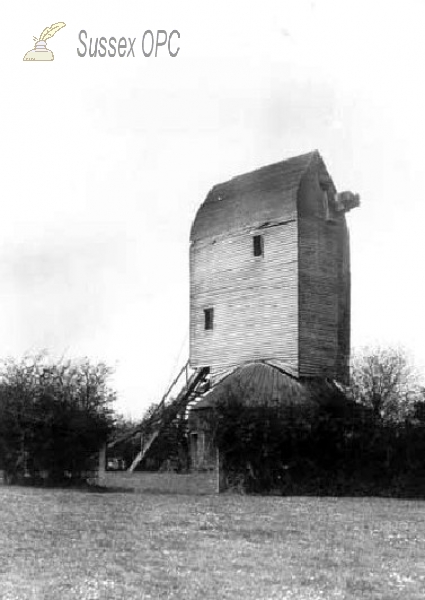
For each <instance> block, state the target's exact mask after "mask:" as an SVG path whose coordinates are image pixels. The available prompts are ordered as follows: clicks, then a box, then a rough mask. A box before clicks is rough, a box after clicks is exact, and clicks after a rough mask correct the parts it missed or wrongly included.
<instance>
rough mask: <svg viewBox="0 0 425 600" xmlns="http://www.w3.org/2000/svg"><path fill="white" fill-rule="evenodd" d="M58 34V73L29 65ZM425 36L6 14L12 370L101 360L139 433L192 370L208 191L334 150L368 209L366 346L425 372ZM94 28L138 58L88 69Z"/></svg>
mask: <svg viewBox="0 0 425 600" xmlns="http://www.w3.org/2000/svg"><path fill="white" fill-rule="evenodd" d="M58 21H63V22H65V23H66V27H64V28H63V29H62V30H60V31H58V32H57V33H56V35H55V36H54V37H52V38H51V39H50V40H48V43H47V47H48V48H49V49H50V50H52V51H53V53H54V61H52V62H36V63H34V64H32V63H30V62H28V61H25V62H24V61H23V60H22V59H23V57H24V55H25V53H26V52H27V51H28V50H30V49H31V48H33V45H34V41H33V36H35V37H38V36H39V35H40V34H41V31H42V30H43V29H44V28H45V27H46V26H48V25H51V24H52V23H56V22H58ZM424 21H425V3H423V2H422V1H420V0H417V1H416V0H402V1H398V0H394V1H391V0H390V1H388V0H387V1H386V2H381V1H380V0H375V1H374V2H370V1H364V0H356V1H351V0H315V1H314V0H308V1H306V0H287V1H282V0H279V1H274V0H262V1H256V2H252V1H249V0H244V1H243V2H240V1H239V0H234V1H232V0H226V1H225V0H215V1H214V2H205V1H204V2H200V1H195V0H191V1H189V0H161V1H160V2H158V1H157V0H155V1H153V0H151V1H146V0H137V1H130V0H121V2H111V1H106V0H103V1H102V2H100V1H97V0H94V1H91V2H87V1H84V2H83V1H81V0H75V1H73V2H72V3H71V2H62V1H58V0H55V1H54V2H53V1H45V2H41V1H40V2H33V1H31V2H29V1H28V2H27V1H25V2H20V1H19V0H17V1H16V2H14V3H13V4H10V5H9V7H8V12H7V18H4V19H2V22H1V23H0V30H1V39H2V65H1V76H2V77H1V81H2V90H1V95H0V108H1V130H0V131H1V137H0V153H1V156H0V160H1V163H0V164H1V166H2V168H1V177H0V194H1V207H2V215H1V219H0V306H1V310H0V340H1V347H0V356H21V355H22V354H24V353H27V352H35V351H37V350H40V349H47V350H49V351H50V352H51V353H52V354H53V355H58V356H60V355H63V354H65V355H66V356H68V357H70V358H72V357H83V356H87V357H89V358H90V359H91V360H93V361H96V360H104V361H106V362H107V363H108V364H110V365H111V366H113V367H114V368H115V375H114V379H113V381H112V384H113V386H114V387H115V389H116V390H117V392H118V402H117V406H116V408H117V410H119V411H120V412H122V413H124V414H125V415H126V416H128V417H132V418H134V419H137V418H139V417H140V416H141V415H142V414H143V412H144V411H145V410H146V408H147V407H148V406H149V405H150V404H151V403H152V402H157V401H158V400H159V399H160V398H161V396H162V394H163V393H164V392H165V389H166V387H167V385H168V383H169V382H170V381H171V379H172V378H173V376H174V375H175V374H176V373H177V371H178V370H179V368H180V367H181V366H182V365H183V364H184V363H185V362H186V360H187V358H188V326H189V272H188V253H189V232H190V226H191V223H192V221H193V219H194V216H195V214H196V210H197V208H198V207H199V205H200V204H201V202H202V201H203V200H204V198H205V196H206V194H207V192H208V191H209V189H210V188H211V187H212V186H213V185H214V184H216V183H219V182H222V181H226V180H227V179H229V178H230V177H232V176H234V175H238V174H241V173H244V172H247V171H250V170H253V169H255V168H258V167H260V166H263V165H267V164H270V163H273V162H278V161H280V160H283V159H285V158H289V157H290V156H294V155H297V154H302V153H305V152H309V151H311V150H313V149H318V150H319V152H320V153H321V155H322V157H323V158H324V160H325V163H326V165H327V167H328V170H329V172H330V173H331V176H332V178H333V180H334V182H335V184H336V186H337V188H338V190H340V191H342V190H351V191H353V192H356V193H359V194H360V196H361V202H362V204H361V207H360V208H358V209H356V210H353V211H352V212H351V213H350V214H349V215H348V221H349V227H350V234H351V255H352V342H353V346H354V347H360V346H363V345H366V344H381V345H387V344H399V345H403V346H404V347H405V348H406V349H407V350H408V351H410V352H411V354H412V356H413V358H414V360H415V361H416V363H417V365H418V366H419V367H422V368H423V369H424V370H425V341H424V340H425V335H424V334H425V327H424V319H423V307H424V285H423V279H424V278H423V275H422V273H423V267H422V260H423V256H424V252H423V248H424V237H425V236H424V233H423V229H424V224H425V202H424V191H423V187H424V186H423V176H422V173H423V171H424V167H423V163H424V157H423V155H424V152H423V140H424V133H425V112H424V106H425V76H424V69H423V60H424V56H425V36H424V34H423V31H424ZM12 23H14V24H15V26H13V27H12V26H11V24H12ZM17 23H19V26H16V24H17ZM159 29H163V30H165V31H166V32H167V34H170V33H171V32H172V31H173V30H177V31H178V32H179V34H180V38H179V39H177V38H176V36H174V38H173V44H175V46H173V47H174V48H177V47H179V48H180V49H179V52H178V54H177V56H175V57H171V56H170V55H169V54H168V50H167V47H166V46H164V47H159V48H158V56H157V57H155V56H153V55H152V56H150V57H145V56H144V55H143V52H142V38H143V34H144V32H145V31H146V30H152V31H154V32H155V33H156V31H157V30H159ZM81 30H85V31H86V32H87V36H88V38H90V37H93V38H96V37H99V38H100V37H105V38H107V39H109V38H110V37H116V38H119V37H121V36H124V37H126V38H132V39H133V38H136V42H135V44H134V52H135V57H132V56H130V57H122V58H120V57H114V58H112V57H105V58H101V57H89V56H84V57H80V56H78V53H77V49H80V51H82V50H83V47H82V45H81V44H80V42H79V39H78V36H79V32H80V31H81Z"/></svg>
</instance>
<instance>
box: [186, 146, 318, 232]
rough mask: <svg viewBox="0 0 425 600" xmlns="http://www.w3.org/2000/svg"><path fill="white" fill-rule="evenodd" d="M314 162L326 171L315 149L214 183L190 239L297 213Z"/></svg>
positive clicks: (193, 226) (196, 219) (200, 210)
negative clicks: (299, 196)
mask: <svg viewBox="0 0 425 600" xmlns="http://www.w3.org/2000/svg"><path fill="white" fill-rule="evenodd" d="M312 164H316V165H317V164H319V165H320V168H321V169H324V170H325V172H326V174H327V171H326V167H325V165H324V163H323V160H322V158H321V156H320V154H319V152H318V151H317V150H314V151H312V152H308V153H307V154H302V155H300V156H295V157H292V158H289V159H287V160H284V161H281V162H278V163H274V164H271V165H268V166H265V167H261V168H260V169H256V170H255V171H252V172H250V173H245V174H243V175H239V176H237V177H233V178H232V179H230V180H229V181H227V182H225V183H220V184H218V185H215V186H214V187H213V188H212V189H211V191H210V192H209V193H208V195H207V197H206V199H205V201H204V202H203V204H202V205H201V206H200V208H199V210H198V212H197V214H196V217H195V220H194V222H193V225H192V230H191V241H192V242H193V241H197V240H200V239H204V238H206V237H210V236H214V235H220V234H223V233H226V232H230V231H234V230H237V229H243V228H244V227H247V226H256V225H261V224H264V223H269V222H274V221H279V219H282V217H284V216H287V215H288V209H289V212H291V211H292V212H293V216H295V215H296V200H297V192H298V188H299V185H300V182H301V179H302V177H303V175H304V174H305V173H306V172H307V170H308V169H309V168H310V166H311V165H312ZM327 176H328V177H329V175H328V174H327Z"/></svg>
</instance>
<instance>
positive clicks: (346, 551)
mask: <svg viewBox="0 0 425 600" xmlns="http://www.w3.org/2000/svg"><path fill="white" fill-rule="evenodd" d="M0 597H1V599H2V600H12V599H19V600H27V599H30V598H31V599H37V600H38V599H40V600H51V599H58V600H59V599H60V600H62V599H63V600H68V599H73V600H74V599H76V600H79V599H87V600H89V599H90V600H97V599H111V600H112V599H113V600H115V599H121V598H122V599H124V598H125V599H126V600H132V599H138V600H139V599H148V598H152V599H154V600H155V599H157V598H158V599H160V598H173V599H177V598H179V599H180V598H181V599H182V600H195V599H197V600H198V599H201V600H209V599H214V600H217V599H218V600H219V599H222V598H223V599H224V598H226V599H227V598H237V599H240V600H245V599H247V600H254V599H255V600H263V599H264V600H265V599H268V598H276V599H282V600H283V599H285V598H294V599H297V600H304V599H315V598H323V599H325V600H333V599H336V598H347V599H356V600H359V599H364V598H366V599H372V598H373V599H381V600H390V599H393V598H394V599H400V598H405V599H406V600H419V599H421V600H422V599H423V598H424V597H425V502H420V501H418V502H415V501H405V500H403V501H400V500H387V499H377V498H376V499H350V498H261V497H247V496H227V495H223V496H217V497H207V496H203V497H202V496H201V497H192V496H171V495H154V494H144V495H143V494H131V493H109V494H97V493H87V492H80V491H64V490H42V489H31V488H20V487H1V488H0Z"/></svg>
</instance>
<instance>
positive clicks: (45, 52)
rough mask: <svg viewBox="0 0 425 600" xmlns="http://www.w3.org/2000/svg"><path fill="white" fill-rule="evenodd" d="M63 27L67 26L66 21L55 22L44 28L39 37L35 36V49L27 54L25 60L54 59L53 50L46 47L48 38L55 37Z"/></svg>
mask: <svg viewBox="0 0 425 600" xmlns="http://www.w3.org/2000/svg"><path fill="white" fill-rule="evenodd" d="M62 27H65V23H54V24H53V25H50V27H46V28H45V29H43V31H42V33H41V35H40V37H39V38H36V37H34V40H35V46H34V49H33V50H29V52H27V53H26V54H25V56H24V60H54V58H55V57H54V56H53V52H52V51H51V50H49V49H48V48H46V40H49V39H50V38H51V37H53V36H54V35H55V33H56V32H57V31H59V29H62Z"/></svg>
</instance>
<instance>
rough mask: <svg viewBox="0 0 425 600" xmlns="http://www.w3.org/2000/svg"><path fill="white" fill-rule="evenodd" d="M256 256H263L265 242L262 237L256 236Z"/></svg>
mask: <svg viewBox="0 0 425 600" xmlns="http://www.w3.org/2000/svg"><path fill="white" fill-rule="evenodd" d="M252 239H253V240H254V256H263V254H264V242H263V236H262V235H254V237H253V238H252Z"/></svg>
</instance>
